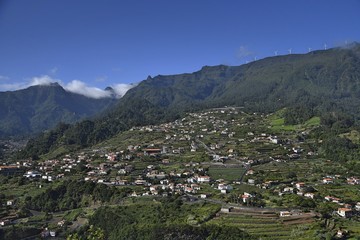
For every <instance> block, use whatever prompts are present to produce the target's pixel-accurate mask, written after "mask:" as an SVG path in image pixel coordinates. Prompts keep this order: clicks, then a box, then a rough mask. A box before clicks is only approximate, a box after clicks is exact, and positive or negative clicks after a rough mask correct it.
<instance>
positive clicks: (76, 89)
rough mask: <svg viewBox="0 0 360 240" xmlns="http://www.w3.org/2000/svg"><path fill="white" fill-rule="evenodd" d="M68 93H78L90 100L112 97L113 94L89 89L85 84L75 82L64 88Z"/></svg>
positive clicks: (93, 88)
mask: <svg viewBox="0 0 360 240" xmlns="http://www.w3.org/2000/svg"><path fill="white" fill-rule="evenodd" d="M64 88H65V90H66V91H69V92H73V93H78V94H81V95H84V96H86V97H90V98H105V97H110V96H111V93H110V92H108V91H105V90H102V89H100V88H96V87H88V86H87V85H86V84H85V83H84V82H82V81H79V80H73V81H71V82H70V83H68V84H66V86H64Z"/></svg>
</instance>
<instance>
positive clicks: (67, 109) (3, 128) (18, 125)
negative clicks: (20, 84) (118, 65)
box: [0, 83, 115, 137]
mask: <svg viewBox="0 0 360 240" xmlns="http://www.w3.org/2000/svg"><path fill="white" fill-rule="evenodd" d="M114 103H115V100H114V99H110V98H106V99H105V98H104V99H93V98H88V97H85V96H82V95H79V94H74V93H70V92H67V91H65V90H64V89H63V88H62V87H61V86H60V85H59V84H57V83H54V84H51V85H38V86H32V87H29V88H27V89H23V90H18V91H13V92H10V91H8V92H0V137H6V136H16V135H17V136H19V135H26V134H32V133H39V132H40V131H43V130H46V129H50V128H53V127H55V126H56V124H58V123H59V122H64V123H74V122H76V121H78V120H80V119H84V118H85V117H89V116H93V115H95V114H96V113H99V112H100V111H102V110H104V109H105V108H107V107H109V106H110V105H112V104H114Z"/></svg>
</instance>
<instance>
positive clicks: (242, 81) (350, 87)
mask: <svg viewBox="0 0 360 240" xmlns="http://www.w3.org/2000/svg"><path fill="white" fill-rule="evenodd" d="M359 96H360V45H359V44H353V45H352V46H351V47H348V48H334V49H329V50H326V51H314V52H311V53H308V54H297V55H285V56H277V57H270V58H266V59H263V60H260V61H256V62H252V63H249V64H246V65H242V66H232V67H230V66H224V65H220V66H214V67H203V68H202V69H201V70H200V71H198V72H194V73H187V74H178V75H170V76H162V75H160V76H156V77H154V78H151V77H148V79H146V80H144V81H142V82H141V83H140V84H139V85H138V86H137V87H135V88H132V89H131V90H129V91H128V92H127V93H126V95H125V96H124V97H123V98H122V99H121V100H120V101H119V102H118V103H117V105H116V106H115V107H114V108H113V110H112V111H110V112H108V113H107V114H106V115H104V116H103V117H102V118H100V119H97V120H95V121H94V122H91V124H92V129H93V130H92V131H87V130H86V131H84V130H81V129H89V127H88V125H89V124H90V123H89V122H83V123H79V124H77V125H75V126H72V127H71V126H69V129H67V130H66V131H63V129H62V130H61V133H60V134H58V130H56V129H55V130H54V131H53V133H54V134H55V135H56V136H58V137H57V138H54V137H53V141H52V143H51V144H50V143H49V141H48V140H47V138H48V137H49V136H47V135H43V136H41V137H39V138H37V139H34V140H33V141H30V142H29V145H28V147H27V149H26V150H25V151H24V153H28V154H43V153H45V152H47V151H49V150H51V149H54V148H56V147H58V146H59V145H63V144H64V143H65V145H77V146H87V145H91V144H94V143H97V142H100V141H102V140H105V139H107V138H109V137H111V136H113V135H115V134H116V133H119V132H120V131H122V130H124V129H128V128H130V127H131V126H134V125H145V124H155V123H158V122H164V121H168V120H171V119H174V118H176V117H179V116H181V114H182V113H183V112H187V111H194V110H199V109H204V108H210V107H218V106H225V105H235V106H243V107H245V109H246V110H249V111H260V112H270V111H275V110H277V109H280V108H284V107H287V108H288V109H290V110H291V111H288V112H287V113H286V116H287V119H290V120H289V121H298V120H299V119H300V120H301V119H302V118H303V120H306V118H308V117H311V116H312V115H313V114H314V112H316V113H317V114H318V115H320V116H326V114H327V113H328V112H331V113H332V114H331V116H327V117H330V118H336V119H339V116H340V115H346V116H347V117H348V115H349V116H350V117H349V118H351V120H354V119H356V118H358V117H359V116H360V113H359V109H358V108H357V106H359V104H360V101H359ZM291 119H292V120H291ZM328 120H329V119H328ZM329 121H330V122H331V121H332V120H331V119H330V120H329ZM84 132H86V134H85V135H84V134H81V133H84ZM77 133H79V134H80V136H79V135H77ZM39 143H42V144H39ZM39 145H42V146H46V147H43V148H42V149H39V147H37V146H39Z"/></svg>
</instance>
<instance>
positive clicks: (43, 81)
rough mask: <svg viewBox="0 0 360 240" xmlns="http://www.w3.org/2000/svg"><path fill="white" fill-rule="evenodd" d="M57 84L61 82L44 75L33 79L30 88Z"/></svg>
mask: <svg viewBox="0 0 360 240" xmlns="http://www.w3.org/2000/svg"><path fill="white" fill-rule="evenodd" d="M55 82H59V83H60V82H61V81H60V80H57V79H53V78H52V77H50V76H48V75H43V76H41V77H33V78H32V79H31V82H30V84H29V86H35V85H50V84H51V83H55Z"/></svg>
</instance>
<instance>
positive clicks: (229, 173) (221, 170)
mask: <svg viewBox="0 0 360 240" xmlns="http://www.w3.org/2000/svg"><path fill="white" fill-rule="evenodd" d="M244 171H245V170H244V168H239V167H237V168H225V167H214V166H211V167H209V175H210V177H211V178H212V179H224V180H225V181H236V180H239V178H240V176H241V175H242V174H243V173H244Z"/></svg>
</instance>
